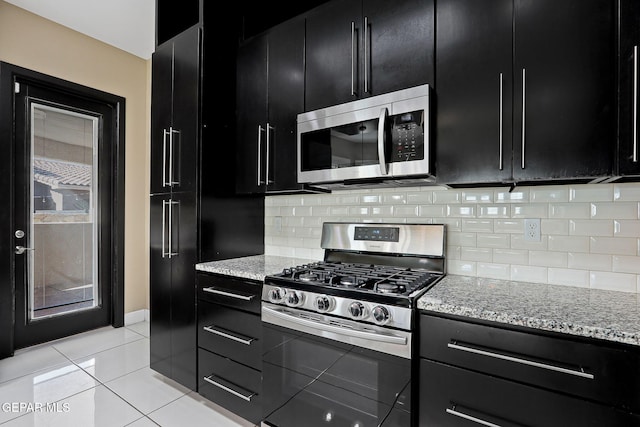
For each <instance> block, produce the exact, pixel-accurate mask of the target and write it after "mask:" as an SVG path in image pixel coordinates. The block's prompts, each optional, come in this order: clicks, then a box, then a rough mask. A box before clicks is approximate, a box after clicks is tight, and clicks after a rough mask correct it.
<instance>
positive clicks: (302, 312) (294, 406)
mask: <svg viewBox="0 0 640 427" xmlns="http://www.w3.org/2000/svg"><path fill="white" fill-rule="evenodd" d="M321 246H322V248H323V249H325V255H324V260H323V261H320V262H317V263H312V264H306V265H300V266H295V267H291V268H287V269H285V270H284V271H283V272H282V273H280V274H276V275H272V276H267V277H266V278H265V285H264V287H263V292H262V308H261V312H262V314H261V315H262V322H263V364H262V367H263V393H262V396H263V399H264V400H263V414H264V420H263V426H276V427H290V426H299V425H301V423H303V425H305V426H308V427H315V426H323V427H326V426H328V425H336V426H359V427H365V426H410V425H412V423H413V421H414V418H415V416H416V412H417V411H413V412H412V410H411V388H412V386H411V370H412V362H411V356H412V353H413V351H414V348H413V342H414V326H415V323H416V320H415V318H416V313H415V304H416V301H417V299H418V298H419V297H420V296H421V295H422V294H423V293H424V292H426V291H427V290H428V289H429V288H430V287H431V286H433V285H434V284H435V283H436V282H438V281H439V280H440V279H441V278H442V277H444V275H445V226H444V225H427V224H350V223H325V224H324V225H323V229H322V244H321Z"/></svg>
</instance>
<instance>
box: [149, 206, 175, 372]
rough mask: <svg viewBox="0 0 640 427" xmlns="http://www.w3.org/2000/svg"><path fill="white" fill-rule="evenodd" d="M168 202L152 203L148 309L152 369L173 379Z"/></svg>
mask: <svg viewBox="0 0 640 427" xmlns="http://www.w3.org/2000/svg"><path fill="white" fill-rule="evenodd" d="M168 200H169V196H163V195H158V196H151V199H150V203H149V204H150V206H149V220H150V233H149V243H150V252H149V264H150V271H149V276H150V277H149V305H150V307H149V308H150V315H151V322H150V346H151V351H150V353H151V360H150V362H151V369H153V370H155V371H157V372H160V373H161V374H163V375H165V376H167V377H169V378H171V377H172V369H171V300H172V294H171V260H170V259H169V258H168V257H167V256H166V252H167V247H166V245H167V240H166V232H167V228H166V221H167V210H166V202H167V201H168ZM163 225H164V231H163Z"/></svg>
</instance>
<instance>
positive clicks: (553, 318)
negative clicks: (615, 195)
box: [196, 255, 640, 346]
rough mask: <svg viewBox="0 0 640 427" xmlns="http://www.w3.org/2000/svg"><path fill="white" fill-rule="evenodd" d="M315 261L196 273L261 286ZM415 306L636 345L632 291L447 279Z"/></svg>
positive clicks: (215, 266)
mask: <svg viewBox="0 0 640 427" xmlns="http://www.w3.org/2000/svg"><path fill="white" fill-rule="evenodd" d="M316 261H318V260H310V259H301V258H290V257H282V256H271V255H255V256H248V257H242V258H232V259H228V260H222V261H212V262H204V263H200V264H197V265H196V270H198V271H204V272H209V273H215V274H222V275H226V276H234V277H240V278H245V279H251V280H255V281H258V282H262V281H264V278H265V276H268V275H270V274H276V273H280V272H281V271H282V270H283V269H284V268H288V267H294V266H297V265H301V264H307V263H310V262H316ZM417 307H418V308H419V309H421V310H426V311H432V312H438V313H444V314H453V315H458V316H463V317H468V318H470V319H480V320H488V321H493V322H497V323H504V324H506V325H515V326H524V327H529V328H533V329H540V330H545V331H553V332H560V333H565V334H571V335H578V336H583V337H589V338H597V339H602V340H608V341H616V342H621V343H626V344H632V345H637V346H640V296H639V295H637V294H634V293H627V292H618V291H605V290H598V289H589V288H580V287H573V286H558V285H547V284H540V283H525V282H513V281H505V280H496V279H485V278H478V277H468V276H457V275H447V276H445V277H444V278H443V279H442V280H441V281H440V282H438V283H437V284H436V285H435V286H434V287H433V288H431V289H430V290H429V291H428V292H427V293H425V294H424V295H423V296H422V297H421V298H420V299H419V300H418V301H417Z"/></svg>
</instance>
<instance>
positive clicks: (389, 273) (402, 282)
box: [281, 261, 440, 295]
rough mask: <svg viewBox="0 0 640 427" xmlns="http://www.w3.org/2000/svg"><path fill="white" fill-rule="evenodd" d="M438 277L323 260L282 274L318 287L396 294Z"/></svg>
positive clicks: (391, 268) (392, 267) (429, 273)
mask: <svg viewBox="0 0 640 427" xmlns="http://www.w3.org/2000/svg"><path fill="white" fill-rule="evenodd" d="M439 276H440V275H439V274H437V273H433V272H430V271H429V270H422V269H411V268H405V267H396V266H387V265H375V264H358V263H341V262H326V261H323V262H318V263H314V264H305V265H301V266H298V267H293V268H288V269H285V270H284V271H283V273H282V274H281V277H287V278H291V279H293V280H294V281H301V282H305V283H310V284H316V285H319V286H328V287H332V288H337V289H345V290H353V289H355V290H359V291H366V292H372V293H380V294H395V295H408V294H411V293H412V292H413V291H415V290H417V289H420V288H422V287H424V286H426V285H428V284H429V283H430V282H431V281H433V280H435V278H436V277H439Z"/></svg>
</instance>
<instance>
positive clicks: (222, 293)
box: [197, 272, 262, 424]
mask: <svg viewBox="0 0 640 427" xmlns="http://www.w3.org/2000/svg"><path fill="white" fill-rule="evenodd" d="M197 288H198V301H197V304H198V393H200V395H202V396H204V397H206V398H207V399H209V400H211V401H212V402H215V403H216V404H218V405H220V406H222V407H224V408H226V409H228V410H229V411H231V412H233V413H235V414H237V415H239V416H241V417H242V418H244V419H246V420H249V421H251V422H252V423H256V424H257V423H259V422H260V420H261V419H262V403H261V401H262V397H261V392H262V321H261V320H260V295H261V293H262V284H261V283H260V282H258V281H254V280H247V279H241V278H236V277H231V276H223V275H217V274H207V273H201V272H199V273H198V274H197Z"/></svg>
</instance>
